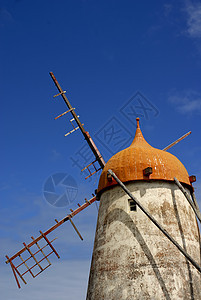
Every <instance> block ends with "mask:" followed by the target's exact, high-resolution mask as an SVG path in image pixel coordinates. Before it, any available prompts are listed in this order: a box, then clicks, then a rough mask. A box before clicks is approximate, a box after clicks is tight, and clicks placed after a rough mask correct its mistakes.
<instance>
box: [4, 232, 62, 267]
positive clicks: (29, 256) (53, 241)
mask: <svg viewBox="0 0 201 300" xmlns="http://www.w3.org/2000/svg"><path fill="white" fill-rule="evenodd" d="M31 238H32V237H31ZM56 239H57V238H55V239H53V240H52V241H50V243H52V242H54V241H55V240H56ZM35 244H37V245H38V243H34V245H35ZM47 246H48V244H46V245H45V246H43V247H42V248H41V247H40V250H38V251H36V252H35V253H34V254H33V255H36V254H38V253H39V252H42V253H43V251H42V250H43V249H44V248H46V247H47ZM30 247H31V246H30ZM23 249H25V250H26V248H23ZM44 255H45V254H44ZM18 256H20V254H19V255H18ZM15 258H16V257H14V258H13V257H11V258H10V260H11V259H12V260H13V259H15ZM30 258H31V256H29V257H28V258H27V259H25V260H24V262H27V261H28V260H29V259H30ZM21 265H23V262H22V263H21V264H19V265H17V266H16V268H19V267H20V266H21Z"/></svg>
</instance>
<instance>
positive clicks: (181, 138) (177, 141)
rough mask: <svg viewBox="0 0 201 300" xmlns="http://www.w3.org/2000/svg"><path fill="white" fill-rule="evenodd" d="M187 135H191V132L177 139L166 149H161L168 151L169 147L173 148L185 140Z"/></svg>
mask: <svg viewBox="0 0 201 300" xmlns="http://www.w3.org/2000/svg"><path fill="white" fill-rule="evenodd" d="M189 134H191V131H189V132H187V133H186V134H184V135H183V136H182V137H180V138H179V139H177V140H176V141H175V142H173V143H172V144H170V145H168V146H167V147H165V148H164V149H163V151H167V150H168V149H170V148H171V147H173V146H174V145H176V144H177V143H179V142H180V141H181V140H183V139H185V138H186V137H187V136H188V135H189Z"/></svg>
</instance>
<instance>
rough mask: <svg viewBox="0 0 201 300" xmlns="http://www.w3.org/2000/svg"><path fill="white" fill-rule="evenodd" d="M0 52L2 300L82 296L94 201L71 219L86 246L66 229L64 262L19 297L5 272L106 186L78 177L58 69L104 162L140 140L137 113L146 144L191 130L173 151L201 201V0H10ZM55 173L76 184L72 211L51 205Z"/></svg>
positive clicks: (2, 13)
mask: <svg viewBox="0 0 201 300" xmlns="http://www.w3.org/2000/svg"><path fill="white" fill-rule="evenodd" d="M0 54H1V55H0V82H1V90H0V93H1V121H0V122H1V124H2V125H1V128H2V130H1V133H2V138H1V140H2V147H1V157H2V158H3V159H2V164H1V165H2V168H1V169H2V172H1V178H0V191H1V204H0V207H1V209H0V223H1V227H0V245H1V246H0V258H1V260H0V264H1V267H0V278H1V279H0V286H1V294H2V298H3V299H7V300H11V299H16V300H17V299H20V300H23V299H27V298H29V299H30V300H32V299H36V298H37V299H39V300H40V299H47V298H48V299H49V300H51V299H55V298H57V299H61V300H62V299H71V300H78V299H79V300H80V299H85V295H86V288H87V281H88V272H89V268H90V259H91V254H92V249H93V240H94V233H95V226H96V218H97V207H96V205H95V204H94V205H93V206H91V207H90V208H88V209H87V210H86V211H83V212H82V213H80V214H79V216H77V217H75V219H74V221H75V223H76V225H77V226H78V228H79V230H80V231H81V233H82V235H83V237H84V241H83V242H81V241H80V240H79V238H78V236H77V235H76V233H75V232H74V231H73V229H72V226H71V225H70V224H65V225H63V226H62V227H61V228H59V229H58V230H57V231H56V232H55V233H54V236H58V240H57V241H55V242H54V243H55V247H56V249H57V251H58V252H59V253H60V255H61V259H60V260H57V258H54V257H52V259H51V261H52V262H53V266H51V267H50V268H49V269H47V270H46V271H45V272H44V273H42V274H41V275H40V276H38V277H37V278H36V279H34V280H33V279H31V278H30V279H29V280H28V285H27V286H23V288H22V289H21V290H20V291H19V290H18V289H17V286H16V283H15V281H14V279H13V275H12V273H11V270H10V268H9V266H7V265H5V263H4V256H5V255H6V254H8V255H9V256H11V255H12V254H14V253H15V251H17V250H19V249H20V248H21V246H22V242H24V241H25V242H27V243H28V242H29V241H30V236H31V235H34V236H37V235H38V231H39V230H46V229H47V228H49V227H50V226H52V225H53V224H54V219H55V218H57V219H60V218H63V217H64V216H65V214H66V213H68V212H69V209H70V208H72V209H75V208H76V205H77V202H79V203H81V204H82V203H83V202H84V198H85V197H87V198H88V199H89V198H90V197H91V193H93V192H94V190H95V189H96V188H97V183H98V176H96V175H95V176H94V177H93V178H92V179H89V180H88V181H86V180H85V179H84V176H83V175H81V174H80V168H81V167H83V166H85V165H86V164H87V163H90V162H91V160H92V157H90V155H89V152H87V147H85V143H84V140H83V138H82V135H81V133H80V132H78V131H77V132H74V133H73V134H71V135H70V136H68V137H64V134H65V133H66V132H68V131H70V130H71V129H72V126H71V124H70V123H69V119H70V117H69V115H66V116H64V117H62V118H60V119H58V120H56V121H55V120H54V117H56V116H57V115H59V114H60V113H62V112H64V111H65V110H66V107H65V105H64V103H63V101H62V99H61V98H60V97H57V98H56V99H55V98H53V95H55V94H57V90H56V88H55V86H54V83H53V82H52V80H51V78H50V76H49V72H50V71H52V72H54V74H55V76H56V78H57V79H58V81H59V83H60V84H61V86H62V88H63V89H64V90H66V91H67V96H68V98H69V100H70V101H71V104H72V106H73V107H75V108H76V112H77V114H79V115H80V120H81V122H83V123H84V126H85V128H86V130H89V132H90V134H91V136H92V137H93V139H94V141H95V143H96V144H97V146H98V148H99V150H100V151H101V153H102V154H103V156H104V158H105V160H106V161H107V160H108V159H109V158H110V157H111V155H112V154H113V153H115V152H117V151H119V150H120V149H123V148H125V147H127V146H128V145H129V144H130V143H131V141H132V138H133V136H134V133H135V117H136V116H137V115H138V116H140V117H141V120H140V121H141V128H142V131H143V134H144V136H145V138H146V140H147V141H148V142H149V143H150V144H151V145H152V146H154V147H157V148H160V149H162V148H164V147H165V146H167V145H168V144H170V143H171V142H173V141H174V140H176V139H177V138H179V137H180V136H182V135H183V134H185V133H186V132H188V131H189V130H191V131H192V134H191V135H190V136H189V137H188V138H187V139H186V140H184V141H182V142H181V143H180V144H178V145H176V146H175V147H174V148H172V149H171V150H170V152H171V153H173V154H174V155H176V156H177V157H178V158H179V159H180V160H181V161H182V162H183V164H184V165H185V167H186V168H187V170H188V172H189V175H192V174H194V175H196V176H197V182H196V183H195V185H194V186H195V188H196V195H197V198H198V201H199V199H200V196H201V179H200V178H201V171H200V164H201V157H200V152H201V141H200V129H201V121H200V116H201V88H200V71H201V2H200V1H179V0H178V1H159V0H158V1H145V0H142V1H105V0H103V1H92V0H85V1H84V0H83V1H64V0H58V1H52V0H49V1H38V0H35V1H29V0H27V1H25V0H15V1H14V0H10V1H4V0H1V2H0ZM142 105H143V106H145V107H146V110H144V109H142ZM131 106H132V107H133V108H134V110H133V111H132V112H133V113H132V114H131V115H129V114H128V110H129V108H130V107H131ZM111 133H113V135H111ZM114 133H115V134H116V136H115V135H114ZM114 137H116V140H115V139H114ZM73 161H77V162H79V166H78V165H77V164H75V163H73ZM55 173H66V174H67V175H71V176H72V177H73V178H74V179H75V180H76V183H77V187H78V194H77V197H76V199H75V201H74V202H73V203H72V204H71V206H68V207H64V208H57V207H54V206H51V205H50V204H49V203H48V202H47V201H46V199H45V198H44V197H43V186H44V183H45V182H46V180H47V178H48V177H49V176H51V175H52V174H55ZM199 203H200V202H199ZM200 205H201V203H200ZM22 285H23V284H22ZM58 295H59V297H58ZM67 295H69V296H67Z"/></svg>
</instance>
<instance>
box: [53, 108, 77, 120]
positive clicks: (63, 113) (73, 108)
mask: <svg viewBox="0 0 201 300" xmlns="http://www.w3.org/2000/svg"><path fill="white" fill-rule="evenodd" d="M73 109H75V108H71V109H69V110H67V111H65V112H64V113H62V114H60V115H59V116H57V117H56V118H54V119H55V120H57V119H58V118H60V117H62V116H64V115H65V114H67V113H69V112H70V111H72V110H73Z"/></svg>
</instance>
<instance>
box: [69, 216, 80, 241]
mask: <svg viewBox="0 0 201 300" xmlns="http://www.w3.org/2000/svg"><path fill="white" fill-rule="evenodd" d="M69 221H70V222H71V224H72V226H73V228H74V229H75V231H76V232H77V234H78V236H79V238H80V239H81V240H82V241H83V237H82V236H81V234H80V232H79V231H78V229H77V227H76V226H75V224H74V222H73V221H72V220H71V217H69Z"/></svg>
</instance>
